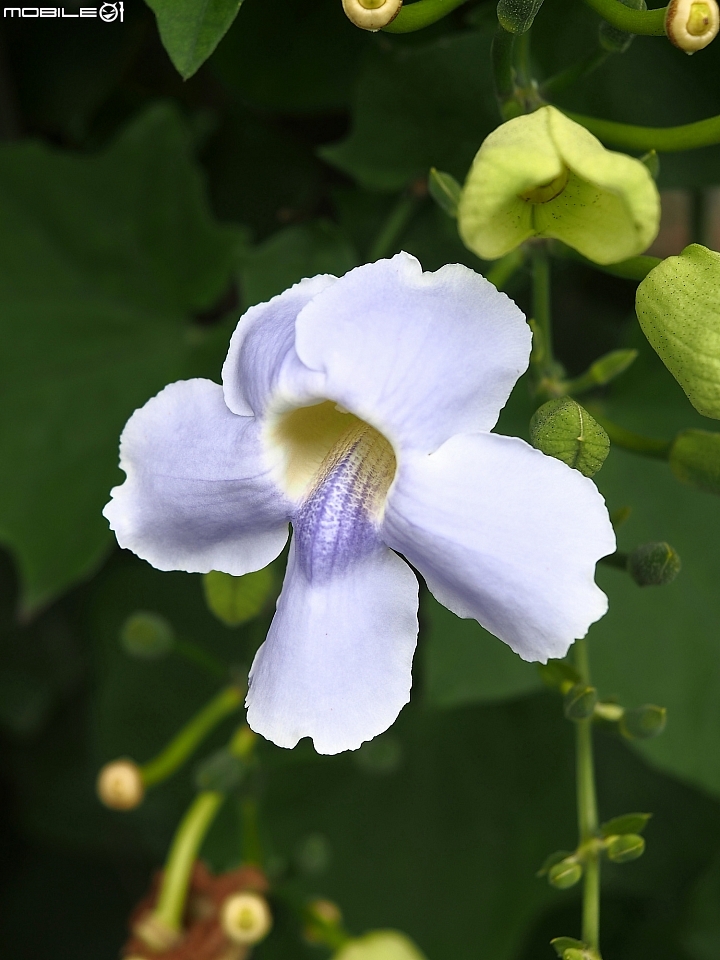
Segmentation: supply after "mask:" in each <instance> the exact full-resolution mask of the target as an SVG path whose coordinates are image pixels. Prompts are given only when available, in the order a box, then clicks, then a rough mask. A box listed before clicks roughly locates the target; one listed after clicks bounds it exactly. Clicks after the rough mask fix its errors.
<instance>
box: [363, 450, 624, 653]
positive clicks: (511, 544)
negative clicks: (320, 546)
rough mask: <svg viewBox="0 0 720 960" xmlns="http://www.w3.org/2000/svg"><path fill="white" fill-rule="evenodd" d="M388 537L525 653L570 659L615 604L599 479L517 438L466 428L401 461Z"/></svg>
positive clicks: (444, 591)
mask: <svg viewBox="0 0 720 960" xmlns="http://www.w3.org/2000/svg"><path fill="white" fill-rule="evenodd" d="M381 535H382V538H383V539H384V540H385V542H386V543H387V544H388V545H389V546H391V547H392V548H393V549H395V550H398V551H399V552H400V553H402V554H403V555H404V556H405V557H407V559H408V560H409V561H410V563H412V564H413V565H414V566H415V567H417V569H418V570H419V571H420V572H421V573H422V575H423V576H424V577H425V579H426V581H427V584H428V587H429V588H430V590H431V592H432V593H433V594H434V596H436V597H437V599H438V600H439V601H440V602H441V603H443V604H445V606H446V607H448V608H449V609H450V610H452V611H453V612H454V613H456V614H458V616H460V617H473V618H475V619H476V620H478V621H479V622H480V623H481V624H482V625H483V626H484V627H485V628H486V629H488V630H490V631H491V633H494V634H495V635H496V636H498V637H500V639H501V640H504V641H505V642H506V643H507V644H508V645H509V646H510V647H512V649H513V650H514V651H515V652H516V653H518V654H519V655H520V656H521V657H522V658H523V659H524V660H540V661H541V662H545V661H546V660H547V659H548V658H549V657H563V656H564V655H565V654H566V653H567V650H568V647H569V646H570V644H571V643H572V642H573V640H575V639H577V638H578V637H582V636H584V635H585V633H586V632H587V630H588V627H589V626H590V624H591V623H593V622H594V621H595V620H598V619H599V618H600V617H601V616H602V615H603V614H604V613H605V611H606V610H607V598H606V597H605V595H604V594H603V593H602V591H601V590H600V589H599V588H598V587H597V586H596V585H595V582H594V579H593V577H594V572H595V564H596V562H597V560H599V559H600V557H603V556H605V555H607V554H609V553H612V552H613V550H614V549H615V535H614V533H613V529H612V526H611V524H610V519H609V517H608V513H607V510H606V508H605V503H604V501H603V499H602V497H601V496H600V494H599V493H598V491H597V488H596V487H595V485H594V483H593V482H592V481H591V480H589V479H588V478H586V477H583V476H582V475H581V474H580V473H578V472H577V471H576V470H572V469H571V468H570V467H567V466H565V464H563V463H561V462H560V461H559V460H554V459H553V458H552V457H546V456H545V455H544V454H543V453H540V451H539V450H534V449H533V448H532V447H530V446H528V444H526V443H524V442H523V441H522V440H518V439H517V438H515V437H503V436H498V435H495V434H465V435H462V436H457V437H453V439H451V440H449V441H448V442H447V443H446V444H444V445H443V446H442V447H441V448H440V450H438V451H437V452H436V453H434V454H432V456H429V457H421V456H417V455H412V456H411V457H408V458H406V459H405V461H404V462H401V463H400V464H399V472H398V475H397V477H396V480H395V483H394V485H393V487H392V488H391V489H390V493H389V496H388V503H387V507H386V513H385V519H384V525H383V529H382V532H381Z"/></svg>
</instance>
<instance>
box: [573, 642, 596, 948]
mask: <svg viewBox="0 0 720 960" xmlns="http://www.w3.org/2000/svg"><path fill="white" fill-rule="evenodd" d="M573 650H574V661H575V668H576V670H577V671H578V673H579V674H580V677H581V681H582V682H583V683H584V684H586V685H587V686H590V685H591V679H590V666H589V661H588V649H587V641H586V640H576V641H575V645H574V647H573ZM575 736H576V740H575V743H576V778H577V814H578V832H579V834H580V846H581V847H583V848H584V849H585V860H584V870H583V898H582V939H583V941H584V943H586V944H587V945H588V947H590V948H591V950H593V951H595V952H596V953H597V954H598V956H599V955H600V860H599V857H598V851H597V848H596V847H595V845H594V843H593V841H594V840H595V838H596V836H597V833H598V813H597V798H596V792H595V764H594V760H593V741H592V717H588V718H587V719H586V720H579V721H576V733H575Z"/></svg>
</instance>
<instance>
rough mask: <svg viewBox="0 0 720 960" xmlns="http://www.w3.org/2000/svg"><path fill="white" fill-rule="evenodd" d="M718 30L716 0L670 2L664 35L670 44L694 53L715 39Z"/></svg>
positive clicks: (719, 20)
mask: <svg viewBox="0 0 720 960" xmlns="http://www.w3.org/2000/svg"><path fill="white" fill-rule="evenodd" d="M718 28H720V13H719V12H718V5H717V3H716V0H670V3H669V4H668V8H667V13H666V14H665V33H666V34H667V35H668V39H669V40H670V42H671V43H674V44H675V46H676V47H679V48H680V49H681V50H684V51H685V53H695V51H696V50H702V49H703V48H704V47H706V46H707V45H708V44H709V43H710V42H711V41H712V40H714V39H715V37H716V36H717V33H718Z"/></svg>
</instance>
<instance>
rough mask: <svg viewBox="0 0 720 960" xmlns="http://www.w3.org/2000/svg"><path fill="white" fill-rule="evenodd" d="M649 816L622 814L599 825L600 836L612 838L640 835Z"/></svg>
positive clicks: (647, 814) (644, 814)
mask: <svg viewBox="0 0 720 960" xmlns="http://www.w3.org/2000/svg"><path fill="white" fill-rule="evenodd" d="M651 816H652V814H651V813H624V814H623V815H622V816H621V817H613V818H612V820H608V821H607V823H603V824H601V825H600V835H601V836H603V837H612V836H621V835H622V834H626V833H642V832H643V830H644V829H645V827H646V826H647V822H648V820H649V819H650V817H651Z"/></svg>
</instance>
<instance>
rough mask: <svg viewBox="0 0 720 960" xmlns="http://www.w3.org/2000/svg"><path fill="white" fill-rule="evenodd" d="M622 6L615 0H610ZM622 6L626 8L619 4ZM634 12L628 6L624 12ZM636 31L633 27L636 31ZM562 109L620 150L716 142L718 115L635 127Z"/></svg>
mask: <svg viewBox="0 0 720 960" xmlns="http://www.w3.org/2000/svg"><path fill="white" fill-rule="evenodd" d="M612 2H613V3H617V4H618V6H622V4H620V3H619V2H618V0H612ZM623 10H628V8H627V7H624V6H623ZM630 12H634V11H630V10H628V13H630ZM636 32H637V31H636ZM563 113H564V114H565V115H566V116H567V117H570V119H571V120H574V121H575V122H576V123H579V124H582V126H583V127H585V128H586V129H587V130H589V131H590V133H594V134H595V136H596V137H598V138H599V139H600V140H603V141H605V142H606V143H610V144H612V145H613V146H616V147H622V148H623V149H624V150H642V151H647V150H657V151H658V153H671V152H673V151H675V150H695V149H696V148H697V147H710V146H712V145H713V144H716V143H720V116H716V117H708V118H707V119H706V120H697V121H696V122H695V123H684V124H682V125H681V126H679V127H639V126H635V125H633V124H631V123H616V122H615V121H614V120H598V119H597V118H596V117H586V116H585V115H584V114H580V113H571V112H570V111H569V110H563Z"/></svg>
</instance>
